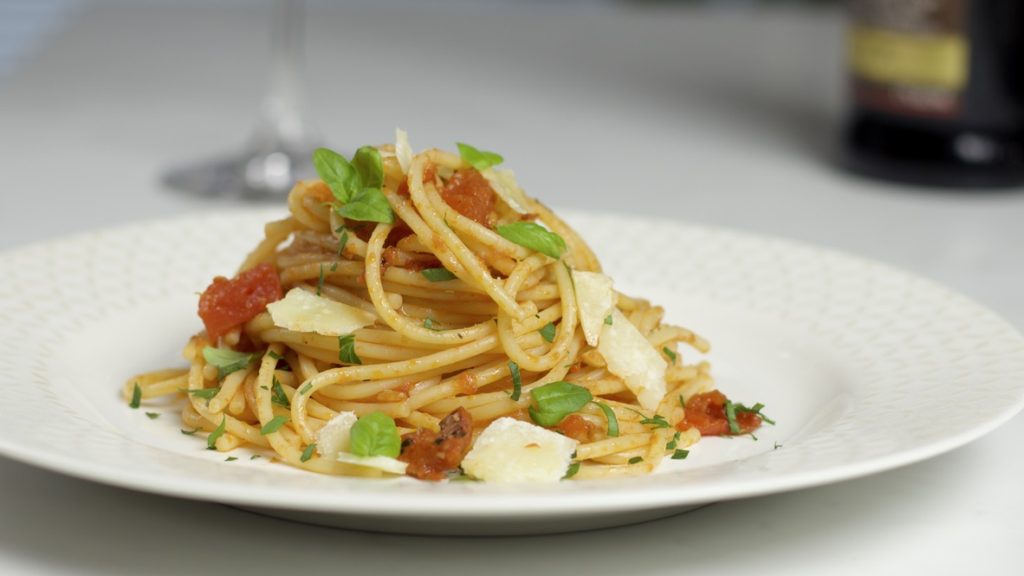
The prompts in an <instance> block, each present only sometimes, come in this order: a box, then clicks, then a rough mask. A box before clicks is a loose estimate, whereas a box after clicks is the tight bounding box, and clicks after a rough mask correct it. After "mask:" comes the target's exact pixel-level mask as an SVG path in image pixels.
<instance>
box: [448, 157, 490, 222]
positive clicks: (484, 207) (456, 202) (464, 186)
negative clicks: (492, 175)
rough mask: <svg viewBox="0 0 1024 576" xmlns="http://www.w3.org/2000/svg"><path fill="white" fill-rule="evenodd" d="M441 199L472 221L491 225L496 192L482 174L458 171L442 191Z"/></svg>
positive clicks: (470, 170) (472, 171)
mask: <svg viewBox="0 0 1024 576" xmlns="http://www.w3.org/2000/svg"><path fill="white" fill-rule="evenodd" d="M441 198H443V199H444V201H445V202H446V203H447V204H448V205H449V206H451V207H452V208H454V209H455V211H456V212H458V213H459V214H462V215H463V216H465V217H466V218H469V219H470V220H474V221H476V222H477V223H479V224H483V225H484V226H490V225H491V219H492V218H493V212H494V202H495V198H494V190H492V189H491V184H490V182H488V181H487V179H486V178H484V177H483V175H482V174H480V172H478V171H476V170H473V169H468V170H457V171H456V172H455V174H453V175H452V177H451V178H450V179H449V180H448V183H447V184H446V185H445V187H444V189H443V190H441Z"/></svg>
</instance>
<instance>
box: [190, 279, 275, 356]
mask: <svg viewBox="0 0 1024 576" xmlns="http://www.w3.org/2000/svg"><path fill="white" fill-rule="evenodd" d="M283 297H284V293H283V290H282V288H281V280H280V278H279V277H278V275H277V269H276V268H274V265H273V264H269V263H264V264H260V265H259V266H256V267H255V268H252V269H251V270H246V271H245V272H242V273H241V274H239V275H238V276H236V277H235V278H232V279H230V280H228V279H227V278H224V277H223V276H218V277H217V278H214V279H213V283H212V284H210V285H209V286H208V287H207V288H206V291H204V292H203V294H202V295H201V296H200V297H199V317H200V318H201V319H202V320H203V324H204V325H205V326H206V333H207V335H208V336H209V337H210V339H211V340H214V341H216V340H217V339H218V338H220V337H221V336H223V335H224V334H226V333H228V332H230V331H231V330H232V329H233V328H235V327H237V326H241V325H242V324H244V323H246V322H248V321H249V320H252V319H253V318H255V317H256V315H257V314H259V313H261V312H263V311H264V310H266V309H267V304H270V303H271V302H276V301H278V300H280V299H281V298H283Z"/></svg>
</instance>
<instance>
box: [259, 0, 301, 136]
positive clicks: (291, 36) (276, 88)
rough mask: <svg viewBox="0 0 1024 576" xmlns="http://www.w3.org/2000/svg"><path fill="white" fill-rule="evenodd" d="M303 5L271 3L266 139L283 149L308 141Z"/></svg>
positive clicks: (289, 0)
mask: <svg viewBox="0 0 1024 576" xmlns="http://www.w3.org/2000/svg"><path fill="white" fill-rule="evenodd" d="M304 12H305V10H304V1H303V0H273V3H272V6H271V14H270V26H271V28H270V70H269V73H270V86H269V89H268V91H267V96H266V99H265V100H264V103H263V124H264V130H265V131H266V132H267V134H266V136H267V137H269V138H270V139H271V140H275V141H276V142H277V143H278V144H281V145H284V146H285V147H289V146H294V145H300V144H301V143H303V142H304V141H305V140H306V139H307V138H306V136H307V134H306V125H305V119H304V117H303V107H304V106H303V103H304V95H303V93H302V86H303V52H304V44H305V35H304V24H305V14H304Z"/></svg>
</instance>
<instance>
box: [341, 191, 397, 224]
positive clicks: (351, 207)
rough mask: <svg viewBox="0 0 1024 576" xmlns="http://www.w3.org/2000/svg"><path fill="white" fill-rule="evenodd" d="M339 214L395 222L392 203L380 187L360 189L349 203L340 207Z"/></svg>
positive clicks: (375, 220)
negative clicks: (389, 202)
mask: <svg viewBox="0 0 1024 576" xmlns="http://www.w3.org/2000/svg"><path fill="white" fill-rule="evenodd" d="M338 214H341V215H342V216H344V217H345V218H348V219H349V220H359V221H360V222H382V223H384V224H393V223H394V222H395V213H394V212H392V211H391V205H390V204H388V199H387V198H385V197H384V193H383V192H381V190H380V188H362V189H360V190H359V191H358V192H356V193H355V194H353V195H352V198H351V199H349V201H348V203H347V204H345V205H344V206H341V207H340V208H338Z"/></svg>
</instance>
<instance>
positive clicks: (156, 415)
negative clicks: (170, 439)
mask: <svg viewBox="0 0 1024 576" xmlns="http://www.w3.org/2000/svg"><path fill="white" fill-rule="evenodd" d="M159 417H160V413H159V412H146V418H149V419H150V420H156V419H157V418H159Z"/></svg>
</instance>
